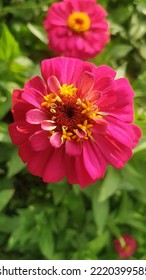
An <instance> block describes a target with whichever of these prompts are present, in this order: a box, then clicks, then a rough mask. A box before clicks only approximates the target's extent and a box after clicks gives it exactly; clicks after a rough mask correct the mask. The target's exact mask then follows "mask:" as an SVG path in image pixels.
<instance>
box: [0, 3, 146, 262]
mask: <svg viewBox="0 0 146 280" xmlns="http://www.w3.org/2000/svg"><path fill="white" fill-rule="evenodd" d="M52 2H55V1H51V0H50V1H49V0H42V1H39V0H38V1H37V0H36V1H34V0H30V1H27V0H26V1H24V0H0V259H1V260H2V259H118V258H119V257H118V255H117V253H116V252H115V249H114V246H113V239H114V238H115V237H119V236H120V235H121V234H123V233H128V234H130V235H132V236H133V238H134V239H136V240H137V242H138V248H137V251H136V253H135V254H134V256H132V257H131V258H132V259H146V214H145V213H146V1H145V0H100V1H98V3H100V4H101V5H103V6H104V7H105V8H106V9H107V11H108V20H109V22H110V29H111V41H110V43H109V44H108V45H107V46H106V48H105V49H104V51H103V52H102V53H101V54H100V55H98V56H97V57H95V59H93V60H92V62H94V63H95V64H96V65H101V64H107V65H109V66H111V67H113V68H114V69H115V70H117V71H118V77H123V76H126V77H128V79H129V80H130V83H131V85H132V87H133V89H134V91H135V99H134V101H135V123H136V124H138V125H139V126H140V127H141V128H142V130H143V137H142V139H141V141H140V143H139V145H138V146H137V147H136V148H135V150H134V155H133V158H132V159H131V160H130V161H129V162H128V163H127V164H126V166H125V167H124V168H123V169H122V170H117V169H114V168H112V167H109V168H108V170H107V173H106V176H105V178H104V179H102V180H99V181H97V182H96V183H95V184H94V185H92V186H89V187H87V188H86V189H84V190H82V189H80V187H79V186H78V185H74V186H71V185H69V184H68V183H67V182H66V181H62V182H59V183H57V184H45V183H42V181H41V179H40V178H37V177H35V176H33V175H31V174H29V173H28V172H27V170H26V168H25V166H24V165H23V163H22V162H21V160H20V159H19V157H18V155H17V148H16V147H15V146H13V145H12V144H11V141H10V138H9V135H8V130H7V127H8V124H9V123H11V122H12V121H13V119H12V115H11V112H10V109H11V95H12V90H13V89H14V88H21V87H23V85H24V83H25V82H26V81H27V80H28V79H29V78H30V77H32V76H34V75H36V74H39V63H40V61H41V60H42V59H44V58H49V57H53V56H54V54H53V52H51V51H49V50H48V48H47V40H46V35H45V31H44V29H43V26H42V21H43V20H44V17H45V15H46V12H47V10H48V7H49V5H50V4H51V3H52Z"/></svg>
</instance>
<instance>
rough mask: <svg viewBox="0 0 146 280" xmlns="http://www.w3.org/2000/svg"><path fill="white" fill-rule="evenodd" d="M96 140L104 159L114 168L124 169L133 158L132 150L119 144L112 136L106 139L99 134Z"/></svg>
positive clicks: (107, 136)
mask: <svg viewBox="0 0 146 280" xmlns="http://www.w3.org/2000/svg"><path fill="white" fill-rule="evenodd" d="M94 138H96V139H95V140H96V143H97V145H98V147H99V149H100V151H101V153H102V154H103V156H104V158H105V159H106V160H107V162H109V163H110V164H111V165H113V166H114V167H117V168H122V167H123V166H124V165H125V163H126V162H127V161H128V160H129V159H130V158H131V157H132V149H131V148H130V147H127V146H125V145H124V144H122V143H120V142H118V141H117V140H115V139H114V138H113V137H112V136H111V135H106V137H105V136H102V135H100V134H98V135H97V136H96V137H95V135H94Z"/></svg>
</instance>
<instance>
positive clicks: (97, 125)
mask: <svg viewBox="0 0 146 280" xmlns="http://www.w3.org/2000/svg"><path fill="white" fill-rule="evenodd" d="M107 126H108V123H107V121H106V120H105V119H95V120H94V126H93V128H92V132H93V133H97V134H98V133H99V134H105V133H106V131H107Z"/></svg>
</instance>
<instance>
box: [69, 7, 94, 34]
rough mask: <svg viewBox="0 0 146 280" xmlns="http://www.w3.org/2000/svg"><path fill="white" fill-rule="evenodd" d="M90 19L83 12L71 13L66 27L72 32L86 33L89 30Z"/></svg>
mask: <svg viewBox="0 0 146 280" xmlns="http://www.w3.org/2000/svg"><path fill="white" fill-rule="evenodd" d="M90 24H91V22H90V18H89V16H88V15H87V14H86V13H84V12H74V13H72V14H71V15H70V16H69V17H68V20H67V25H68V27H69V28H70V29H72V30H73V31H74V32H77V33H80V32H86V31H88V30H89V29H90Z"/></svg>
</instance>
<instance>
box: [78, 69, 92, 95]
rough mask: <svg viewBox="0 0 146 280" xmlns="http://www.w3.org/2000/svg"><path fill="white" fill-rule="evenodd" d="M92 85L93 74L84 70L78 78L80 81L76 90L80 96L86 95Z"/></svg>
mask: <svg viewBox="0 0 146 280" xmlns="http://www.w3.org/2000/svg"><path fill="white" fill-rule="evenodd" d="M93 85H94V75H93V74H92V73H91V72H87V71H85V72H84V73H83V74H82V75H81V78H80V83H79V85H78V91H79V95H80V96H84V95H86V93H87V92H88V91H90V90H91V89H92V88H93Z"/></svg>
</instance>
